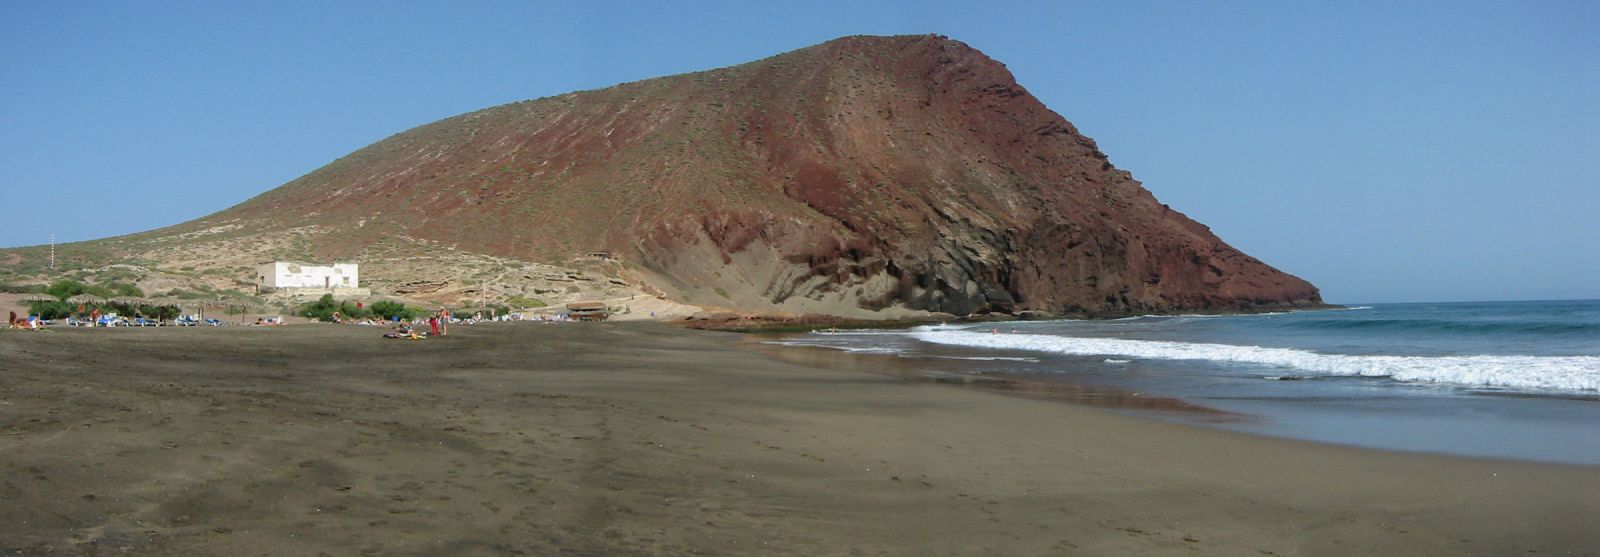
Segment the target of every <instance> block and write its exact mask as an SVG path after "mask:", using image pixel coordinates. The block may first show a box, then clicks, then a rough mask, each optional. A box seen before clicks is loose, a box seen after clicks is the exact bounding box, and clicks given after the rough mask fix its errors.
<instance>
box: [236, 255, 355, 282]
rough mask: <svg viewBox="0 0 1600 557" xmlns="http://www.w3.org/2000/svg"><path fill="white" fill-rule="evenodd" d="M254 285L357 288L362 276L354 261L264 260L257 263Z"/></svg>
mask: <svg viewBox="0 0 1600 557" xmlns="http://www.w3.org/2000/svg"><path fill="white" fill-rule="evenodd" d="M256 284H257V285H259V286H262V287H266V288H327V289H333V288H360V287H361V276H360V272H359V269H358V265H357V264H355V263H334V264H332V265H308V264H305V263H299V262H295V261H266V262H263V263H261V264H259V265H257V266H256Z"/></svg>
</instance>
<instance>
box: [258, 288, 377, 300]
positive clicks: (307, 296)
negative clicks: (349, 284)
mask: <svg viewBox="0 0 1600 557" xmlns="http://www.w3.org/2000/svg"><path fill="white" fill-rule="evenodd" d="M261 293H262V294H264V295H268V296H272V297H274V298H289V299H292V300H315V299H317V298H321V297H322V296H323V295H326V294H333V297H334V298H336V299H340V300H343V299H347V298H369V297H371V296H372V290H371V289H369V288H273V289H270V291H269V289H266V288H263V289H261Z"/></svg>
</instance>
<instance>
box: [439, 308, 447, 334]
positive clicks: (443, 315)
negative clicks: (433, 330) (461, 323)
mask: <svg viewBox="0 0 1600 557" xmlns="http://www.w3.org/2000/svg"><path fill="white" fill-rule="evenodd" d="M448 334H450V308H439V336H444V335H448Z"/></svg>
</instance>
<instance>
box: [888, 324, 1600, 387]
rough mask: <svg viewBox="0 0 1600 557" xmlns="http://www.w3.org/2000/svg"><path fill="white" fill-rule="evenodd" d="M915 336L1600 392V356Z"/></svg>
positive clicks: (919, 332) (928, 331) (949, 333)
mask: <svg viewBox="0 0 1600 557" xmlns="http://www.w3.org/2000/svg"><path fill="white" fill-rule="evenodd" d="M910 335H911V336H912V338H916V339H917V340H921V341H923V342H929V343H933V344H945V345H954V346H971V347H980V348H998V349H1011V350H1030V351H1036V352H1047V353H1054V354H1066V355H1074V356H1117V357H1123V358H1142V359H1149V360H1203V361H1214V362H1232V363H1241V364H1250V365H1260V366H1266V367H1270V368H1274V369H1292V370H1296V371H1298V372H1302V373H1306V372H1309V373H1313V374H1321V375H1332V376H1362V377H1389V378H1392V379H1394V380H1397V381H1409V382H1428V383H1447V384H1456V385H1466V386H1476V387H1509V388H1516V389H1536V390H1557V391H1600V356H1488V355H1483V356H1372V355H1349V354H1321V353H1317V352H1312V351H1309V350H1299V349H1294V348H1267V347H1261V346H1236V345H1230V344H1208V343H1193V342H1172V341H1158V340H1126V339H1114V338H1078V337H1061V336H1050V335H1029V334H993V333H980V332H972V331H955V330H948V329H933V328H919V329H913V330H912V332H911V333H910Z"/></svg>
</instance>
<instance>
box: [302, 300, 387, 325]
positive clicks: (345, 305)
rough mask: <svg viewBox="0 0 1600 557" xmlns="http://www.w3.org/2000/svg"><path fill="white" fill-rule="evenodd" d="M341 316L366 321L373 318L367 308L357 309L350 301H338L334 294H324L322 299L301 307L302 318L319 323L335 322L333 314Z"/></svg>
mask: <svg viewBox="0 0 1600 557" xmlns="http://www.w3.org/2000/svg"><path fill="white" fill-rule="evenodd" d="M335 313H337V314H339V315H341V316H343V317H345V318H347V319H365V318H367V317H371V316H372V312H371V311H370V310H368V309H366V308H361V307H356V305H355V304H354V303H352V302H350V301H349V300H345V301H342V302H341V301H337V300H334V299H333V294H323V295H322V298H321V299H318V300H317V301H315V302H310V303H307V304H305V305H302V306H300V316H301V317H305V318H308V319H316V320H318V321H333V314H335Z"/></svg>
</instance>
